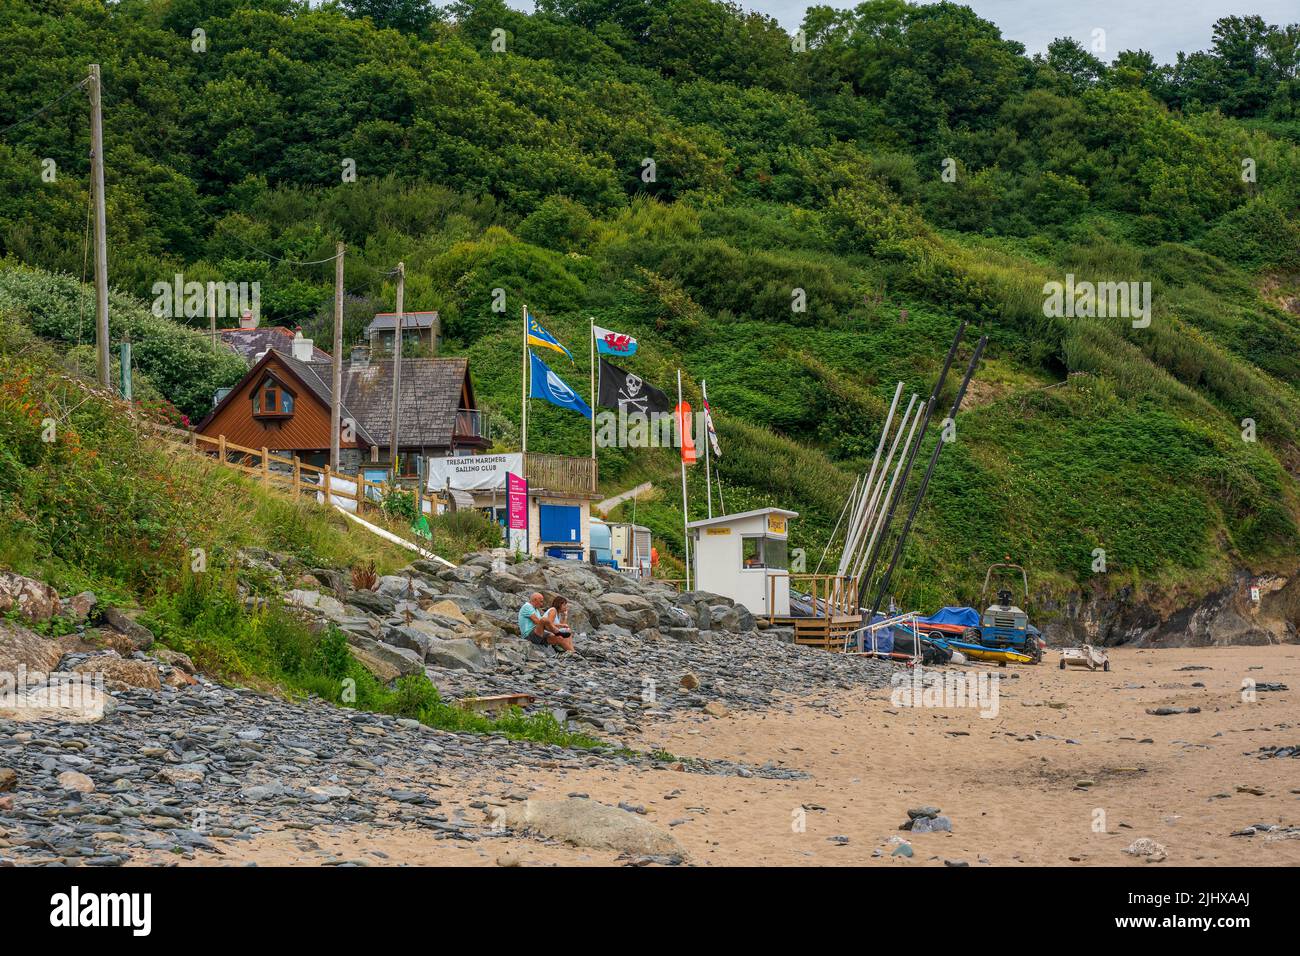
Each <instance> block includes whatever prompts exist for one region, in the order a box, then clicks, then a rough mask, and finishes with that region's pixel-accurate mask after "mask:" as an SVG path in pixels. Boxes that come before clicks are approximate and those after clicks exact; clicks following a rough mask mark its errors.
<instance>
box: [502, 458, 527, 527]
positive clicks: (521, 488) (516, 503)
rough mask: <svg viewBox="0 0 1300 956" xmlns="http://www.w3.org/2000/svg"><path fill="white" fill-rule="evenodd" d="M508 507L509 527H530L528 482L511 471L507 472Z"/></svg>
mask: <svg viewBox="0 0 1300 956" xmlns="http://www.w3.org/2000/svg"><path fill="white" fill-rule="evenodd" d="M506 507H507V512H508V515H509V519H508V520H509V527H510V528H513V529H521V528H527V527H528V482H526V481H524V479H522V478H520V477H519V476H518V475H516V474H513V473H511V472H507V473H506Z"/></svg>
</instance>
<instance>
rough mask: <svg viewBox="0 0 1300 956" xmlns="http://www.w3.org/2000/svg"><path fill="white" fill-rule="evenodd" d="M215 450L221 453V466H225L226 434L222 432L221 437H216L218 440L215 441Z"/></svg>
mask: <svg viewBox="0 0 1300 956" xmlns="http://www.w3.org/2000/svg"><path fill="white" fill-rule="evenodd" d="M217 448H218V449H220V453H221V464H223V465H225V464H227V462H226V433H225V432H222V433H221V435H220V436H218V439H217Z"/></svg>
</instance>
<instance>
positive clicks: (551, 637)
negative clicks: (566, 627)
mask: <svg viewBox="0 0 1300 956" xmlns="http://www.w3.org/2000/svg"><path fill="white" fill-rule="evenodd" d="M544 606H545V600H544V598H543V597H542V595H541V593H540V592H536V593H534V594H533V595H532V596H531V597H530V598H529V599H528V602H527V603H526V604H525V605H524V606H523V607H521V608H520V609H519V634H520V636H521V637H523V638H524V640H526V641H528V642H529V643H531V644H536V645H537V646H538V647H546V646H547V645H548V644H549V645H552V646H555V647H559V648H562V649H563V650H566V651H568V652H569V653H572V652H573V638H571V637H568V636H567V635H565V634H563V633H561V631H560V629H559V628H558V627H557V626H556V625H555V624H553V623H552V622H551V621H549V620H547V619H546V618H545V617H544V616H543V615H542V612H541V610H540V608H542V607H544Z"/></svg>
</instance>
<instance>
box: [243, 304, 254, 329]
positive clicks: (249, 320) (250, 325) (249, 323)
mask: <svg viewBox="0 0 1300 956" xmlns="http://www.w3.org/2000/svg"><path fill="white" fill-rule="evenodd" d="M239 327H240V328H241V329H255V328H257V316H255V315H253V312H252V310H251V309H245V310H244V311H243V314H242V315H240V316H239Z"/></svg>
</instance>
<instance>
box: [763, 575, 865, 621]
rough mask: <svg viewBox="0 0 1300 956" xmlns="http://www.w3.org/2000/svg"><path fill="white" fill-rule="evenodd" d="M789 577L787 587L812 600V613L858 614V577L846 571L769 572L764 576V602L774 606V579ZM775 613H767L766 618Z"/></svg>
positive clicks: (819, 615) (825, 615) (829, 615)
mask: <svg viewBox="0 0 1300 956" xmlns="http://www.w3.org/2000/svg"><path fill="white" fill-rule="evenodd" d="M782 577H785V578H788V579H789V581H790V590H792V591H798V592H799V593H801V594H807V595H808V596H809V598H810V599H811V603H812V612H813V613H812V615H811V616H812V617H814V618H832V619H833V618H836V617H847V616H850V615H858V614H860V611H859V608H858V579H857V578H856V577H853V576H852V575H847V574H783V573H781V572H777V573H775V574H769V575H768V578H767V606H768V610H769V612H770V610H771V609H772V608H773V607H775V606H776V582H777V579H778V578H782ZM773 617H774V615H772V614H770V613H769V614H768V620H769V621H770V620H772V619H773Z"/></svg>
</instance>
